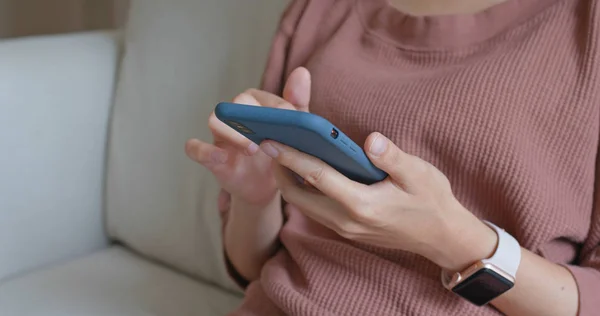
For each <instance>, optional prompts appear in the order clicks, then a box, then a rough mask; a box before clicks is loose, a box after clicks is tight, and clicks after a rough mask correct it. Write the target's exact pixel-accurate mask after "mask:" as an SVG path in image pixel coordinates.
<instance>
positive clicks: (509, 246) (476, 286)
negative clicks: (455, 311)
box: [442, 221, 521, 306]
mask: <svg viewBox="0 0 600 316" xmlns="http://www.w3.org/2000/svg"><path fill="white" fill-rule="evenodd" d="M484 223H485V224H487V225H488V226H489V227H490V228H492V229H493V230H494V231H495V232H496V234H497V235H498V246H497V247H496V251H495V252H494V254H493V255H492V256H491V257H490V258H488V259H483V260H480V261H477V262H475V263H474V264H473V265H471V266H470V267H468V268H467V269H465V270H464V271H462V272H456V273H454V274H450V273H449V272H448V271H445V270H443V271H442V284H443V285H444V287H445V288H447V289H448V290H450V291H452V292H454V293H456V294H457V295H459V296H461V297H463V298H464V299H466V300H467V301H469V302H471V303H473V304H475V305H477V306H482V305H485V304H487V303H489V302H490V301H492V300H493V299H495V298H497V297H498V296H500V295H502V294H504V293H505V292H506V291H508V290H510V289H511V288H513V287H514V285H515V277H516V275H517V270H518V269H519V264H520V263H521V246H520V245H519V242H518V241H517V240H516V239H515V238H514V237H513V236H511V235H510V234H508V233H507V232H505V231H504V230H503V229H501V228H498V227H497V226H496V225H494V224H492V223H489V222H485V221H484Z"/></svg>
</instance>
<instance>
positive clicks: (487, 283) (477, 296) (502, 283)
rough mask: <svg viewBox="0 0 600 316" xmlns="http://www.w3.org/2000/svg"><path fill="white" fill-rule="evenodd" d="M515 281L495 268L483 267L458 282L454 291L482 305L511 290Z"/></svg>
mask: <svg viewBox="0 0 600 316" xmlns="http://www.w3.org/2000/svg"><path fill="white" fill-rule="evenodd" d="M513 286H514V283H513V282H511V281H510V280H508V279H506V278H505V277H503V276H501V275H500V274H498V273H496V272H495V271H494V270H491V269H489V268H483V269H480V270H479V271H477V272H475V273H474V274H472V275H471V276H470V277H469V278H467V279H466V280H464V281H462V282H460V283H459V284H457V285H456V286H455V287H454V288H452V291H453V292H454V293H456V294H458V295H460V296H462V297H464V298H465V299H466V300H468V301H470V302H471V303H473V304H475V305H478V306H481V305H485V304H487V303H488V302H489V301H491V300H493V299H495V298H496V297H498V296H500V295H501V294H502V293H504V292H506V291H508V290H510V289H511V288H512V287H513Z"/></svg>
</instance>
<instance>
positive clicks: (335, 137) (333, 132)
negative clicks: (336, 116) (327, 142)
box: [329, 128, 340, 139]
mask: <svg viewBox="0 0 600 316" xmlns="http://www.w3.org/2000/svg"><path fill="white" fill-rule="evenodd" d="M329 135H331V138H333V139H337V138H338V136H339V135H340V133H339V132H338V131H337V130H336V129H335V128H333V129H331V133H330V134H329Z"/></svg>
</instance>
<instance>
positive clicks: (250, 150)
mask: <svg viewBox="0 0 600 316" xmlns="http://www.w3.org/2000/svg"><path fill="white" fill-rule="evenodd" d="M246 150H247V151H248V154H249V155H254V154H256V152H257V151H258V145H257V144H255V143H250V145H248V149H246Z"/></svg>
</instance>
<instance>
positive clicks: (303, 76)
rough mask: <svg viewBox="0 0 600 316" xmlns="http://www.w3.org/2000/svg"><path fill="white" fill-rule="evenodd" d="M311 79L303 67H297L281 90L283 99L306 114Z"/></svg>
mask: <svg viewBox="0 0 600 316" xmlns="http://www.w3.org/2000/svg"><path fill="white" fill-rule="evenodd" d="M310 89H311V77H310V72H309V71H308V70H307V69H306V68H304V67H298V68H296V69H294V71H292V73H291V74H290V75H289V77H288V79H287V82H286V83H285V87H284V88H283V98H284V99H285V100H286V101H288V102H289V103H291V104H293V105H294V106H295V108H296V110H298V111H303V112H308V104H309V103H310Z"/></svg>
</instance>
